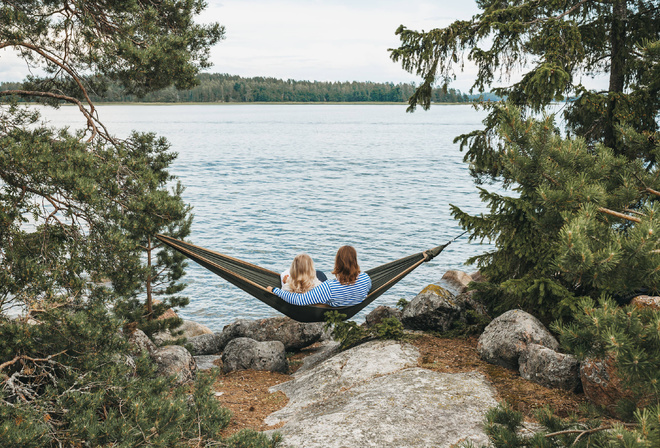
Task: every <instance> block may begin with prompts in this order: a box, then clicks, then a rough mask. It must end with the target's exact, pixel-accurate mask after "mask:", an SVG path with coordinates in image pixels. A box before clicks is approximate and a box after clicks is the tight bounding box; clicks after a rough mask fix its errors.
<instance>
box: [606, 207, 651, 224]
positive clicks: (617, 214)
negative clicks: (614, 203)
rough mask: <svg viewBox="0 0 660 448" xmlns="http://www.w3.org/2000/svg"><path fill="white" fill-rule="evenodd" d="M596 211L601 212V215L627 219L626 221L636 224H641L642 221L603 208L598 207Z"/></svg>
mask: <svg viewBox="0 0 660 448" xmlns="http://www.w3.org/2000/svg"><path fill="white" fill-rule="evenodd" d="M598 211H599V212H601V213H605V214H607V215H612V216H616V217H617V218H621V219H627V220H628V221H632V222H636V223H640V222H642V220H641V219H639V218H635V217H633V216H628V215H624V214H623V213H619V212H615V211H614V210H610V209H608V208H605V207H598Z"/></svg>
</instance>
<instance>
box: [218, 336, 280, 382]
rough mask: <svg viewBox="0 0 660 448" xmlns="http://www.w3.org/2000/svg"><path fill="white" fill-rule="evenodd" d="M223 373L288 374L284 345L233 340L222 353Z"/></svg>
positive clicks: (270, 342)
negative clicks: (260, 371)
mask: <svg viewBox="0 0 660 448" xmlns="http://www.w3.org/2000/svg"><path fill="white" fill-rule="evenodd" d="M222 370H223V372H225V373H227V372H232V371H234V370H267V371H270V372H281V373H287V372H288V371H289V361H288V360H287V359H286V352H285V350H284V344H282V343H281V342H280V341H266V342H259V341H255V340H254V339H250V338H237V339H232V340H231V341H230V342H229V343H228V344H227V346H226V347H225V350H224V351H223V352H222Z"/></svg>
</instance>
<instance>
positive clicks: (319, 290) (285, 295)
mask: <svg viewBox="0 0 660 448" xmlns="http://www.w3.org/2000/svg"><path fill="white" fill-rule="evenodd" d="M267 289H268V290H269V291H271V292H272V293H273V294H275V295H277V296H279V297H281V298H282V300H284V301H285V302H288V303H290V304H292V305H315V304H318V303H327V302H328V300H330V298H331V297H332V296H331V294H330V287H329V286H328V284H327V283H326V282H323V283H321V284H320V285H318V286H316V287H315V288H313V289H310V290H309V291H307V292H306V293H304V294H298V293H295V292H289V291H282V290H281V289H280V288H271V287H270V286H269V287H268V288H267Z"/></svg>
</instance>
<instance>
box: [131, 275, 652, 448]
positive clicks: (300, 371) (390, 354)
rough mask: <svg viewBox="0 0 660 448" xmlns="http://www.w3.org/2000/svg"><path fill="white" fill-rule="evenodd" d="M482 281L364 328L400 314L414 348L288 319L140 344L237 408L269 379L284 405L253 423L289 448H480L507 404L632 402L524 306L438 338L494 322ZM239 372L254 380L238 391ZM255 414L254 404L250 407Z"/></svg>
mask: <svg viewBox="0 0 660 448" xmlns="http://www.w3.org/2000/svg"><path fill="white" fill-rule="evenodd" d="M477 279H478V277H477V276H470V275H468V274H465V273H462V272H458V271H451V272H449V273H447V274H446V275H445V276H444V277H443V280H444V281H445V282H446V283H445V284H449V285H452V287H453V291H454V292H452V291H450V290H448V289H445V288H443V287H441V286H439V285H435V284H432V285H428V286H427V287H426V288H424V289H423V290H422V291H421V292H420V293H419V294H418V295H417V296H416V297H415V298H414V299H413V300H412V301H411V302H410V303H407V304H406V305H405V306H404V307H403V310H398V309H394V308H388V307H378V308H376V309H375V310H373V311H372V312H371V313H370V314H369V315H368V316H367V317H366V319H365V323H364V324H363V325H364V326H373V325H376V324H378V323H379V322H381V321H382V320H383V319H385V318H387V317H394V318H396V319H398V320H399V321H400V322H401V323H402V324H403V326H404V327H405V328H406V337H405V339H406V340H405V341H404V342H399V341H370V342H367V343H363V344H361V345H358V346H356V347H353V348H351V349H349V350H346V351H340V350H339V347H338V346H339V344H338V343H337V342H334V341H333V340H332V337H331V335H330V334H329V332H328V331H326V330H324V326H325V324H324V323H300V322H296V321H293V320H291V319H289V318H287V317H276V318H270V319H261V320H255V321H251V320H243V319H239V320H237V321H235V322H233V323H232V324H230V325H227V326H225V328H224V329H223V330H222V331H221V332H216V333H213V332H212V331H210V330H209V329H208V328H206V327H204V326H201V325H199V324H195V323H194V322H189V321H186V322H184V325H183V326H182V329H183V330H184V336H185V337H187V341H188V342H187V344H186V347H185V348H184V347H181V346H176V345H165V346H160V347H158V346H157V345H156V344H154V343H153V342H152V341H150V340H149V339H148V338H147V337H146V335H144V334H141V332H140V331H139V330H136V331H135V332H134V333H133V334H131V335H130V337H129V339H130V341H131V342H132V343H133V346H134V347H135V353H136V354H139V353H140V352H143V351H145V350H146V351H147V352H149V354H150V356H151V357H152V359H154V360H155V361H156V363H157V364H158V366H159V371H160V372H161V373H162V374H164V375H173V376H174V377H175V378H176V381H178V382H180V383H185V382H187V381H189V380H191V379H192V378H194V377H195V375H196V374H197V372H199V371H204V370H210V369H214V368H217V370H215V371H214V372H216V374H217V375H219V378H222V380H218V382H217V383H216V384H217V387H216V389H217V391H216V396H217V397H218V399H220V401H222V402H223V403H224V402H225V401H226V402H227V403H228V404H229V405H231V404H232V403H235V402H236V398H235V397H234V395H236V391H237V387H238V390H240V388H241V387H243V388H246V386H245V385H246V384H249V383H250V381H251V380H250V378H247V379H245V378H246V375H247V377H250V376H251V375H252V378H253V380H254V375H253V373H256V372H261V373H262V374H264V375H267V377H266V378H269V379H268V381H266V383H268V384H269V386H268V387H265V388H262V389H263V390H261V392H260V393H261V394H262V396H263V397H265V399H264V400H268V399H270V397H279V398H277V399H275V400H271V401H274V402H276V405H269V406H262V405H261V404H262V403H260V404H259V407H260V408H261V407H263V408H264V409H267V410H268V413H266V414H264V415H262V414H259V415H260V417H259V418H254V417H253V418H251V419H249V420H250V421H251V422H252V424H253V425H254V423H255V422H257V425H256V426H257V428H253V429H258V430H266V431H269V432H272V431H273V430H276V431H278V432H279V433H280V434H282V435H283V441H282V445H281V446H283V447H294V446H296V447H298V446H304V447H334V446H336V447H341V446H378V447H387V446H392V447H394V446H397V447H398V446H407V447H417V446H419V447H424V446H430V445H433V446H453V445H454V444H456V443H458V442H460V441H471V442H473V443H475V444H477V445H478V444H483V443H486V442H487V438H486V435H485V433H484V430H483V422H484V418H485V412H486V411H487V410H488V409H489V408H492V407H493V406H495V405H497V403H498V402H503V401H507V402H509V403H510V404H511V403H517V405H516V406H517V407H518V408H519V409H520V410H523V411H525V410H528V411H532V410H533V409H534V408H538V407H541V406H544V405H546V404H550V405H553V404H555V406H554V407H555V409H557V406H556V404H557V403H559V404H560V406H559V412H560V413H561V412H562V410H561V408H562V406H563V407H564V408H566V409H565V413H566V414H568V413H571V412H575V411H576V410H577V408H578V407H579V405H580V403H583V402H585V401H589V402H591V403H594V404H596V405H598V406H602V407H604V408H609V407H611V406H614V403H615V402H616V401H617V400H618V399H620V398H621V397H622V396H625V393H626V391H625V390H621V387H620V384H618V382H617V381H616V375H615V373H614V372H612V367H611V365H610V364H609V363H608V360H586V361H585V362H583V363H582V364H580V363H579V362H578V361H577V360H576V359H575V358H574V357H573V356H571V355H569V354H565V353H561V352H560V351H559V343H558V342H557V340H556V339H555V338H554V336H553V335H552V334H551V333H550V332H549V331H548V330H547V329H546V328H545V327H544V326H543V324H542V323H541V322H540V321H538V320H537V319H536V318H534V317H533V316H531V315H530V314H528V313H526V312H524V311H521V310H511V311H508V312H506V313H504V314H502V315H501V316H498V317H497V318H495V319H492V320H491V321H490V323H489V324H488V325H487V326H486V327H485V329H483V332H481V335H480V336H479V338H478V339H476V338H471V339H470V338H469V339H463V340H452V339H443V338H440V337H438V336H435V335H438V334H442V333H446V332H448V331H450V330H451V329H452V328H454V326H455V325H456V323H457V322H458V323H461V322H463V323H465V322H467V321H468V317H469V316H474V315H475V314H476V315H479V316H482V317H483V318H484V319H488V320H490V317H489V316H487V314H486V312H485V308H484V307H483V306H481V305H480V304H479V303H477V302H475V300H474V299H473V298H472V295H471V293H469V292H466V291H467V284H468V283H469V282H470V281H476V280H477ZM658 300H660V299H659V298H648V297H640V298H639V299H638V300H637V303H638V306H658ZM167 338H168V335H167V334H160V335H157V337H156V338H155V340H156V341H157V342H158V343H159V344H162V343H163V342H165V341H166V340H167ZM457 343H458V345H457ZM460 344H462V346H461V345H460ZM450 346H452V347H453V348H449V349H447V348H448V347H450ZM459 346H460V348H457V347H459ZM311 347H313V349H311ZM443 350H444V351H445V352H446V353H445V355H439V353H441V352H443ZM452 350H453V351H454V352H453V356H454V358H453V360H452V358H451V356H452ZM303 352H305V355H301V356H298V355H296V353H297V354H302V353H303ZM457 353H460V356H459V355H457ZM294 360H295V361H294ZM294 362H295V363H296V365H295V366H294V365H293V363H294ZM452 363H456V364H458V366H454V365H452V366H450V364H452ZM240 372H243V373H240ZM239 373H240V375H241V378H243V380H244V381H246V382H244V383H242V386H241V385H240V384H239V385H238V386H237V387H236V386H232V387H228V386H227V385H228V384H230V383H231V378H232V375H234V374H236V375H238V374H239ZM268 375H271V377H268ZM273 377H274V378H276V380H273ZM260 382H263V377H262V380H260ZM282 395H284V398H282ZM535 400H536V401H535ZM238 402H239V403H241V401H240V400H239V401H238ZM246 403H247V401H246ZM530 403H531V404H530ZM246 407H247V406H246ZM237 410H238V411H239V412H241V413H243V412H245V410H244V409H243V408H242V407H238V408H237ZM255 411H256V409H255V406H254V405H250V406H249V407H248V409H247V412H248V413H250V412H255ZM255 415H256V414H255ZM525 415H527V416H528V417H529V416H530V415H531V412H527V413H526V414H525ZM238 418H239V419H240V418H241V417H240V416H239V417H238ZM273 428H274V429H273Z"/></svg>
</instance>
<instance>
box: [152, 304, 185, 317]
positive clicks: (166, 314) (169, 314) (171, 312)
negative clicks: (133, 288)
mask: <svg viewBox="0 0 660 448" xmlns="http://www.w3.org/2000/svg"><path fill="white" fill-rule="evenodd" d="M161 303H163V302H161V301H160V300H154V301H153V304H154V305H160V304H161ZM172 317H179V315H178V314H176V313H175V312H174V310H173V309H172V308H168V309H167V310H165V312H164V313H163V314H161V315H160V316H158V317H157V318H156V319H159V320H163V319H171V318H172Z"/></svg>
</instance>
